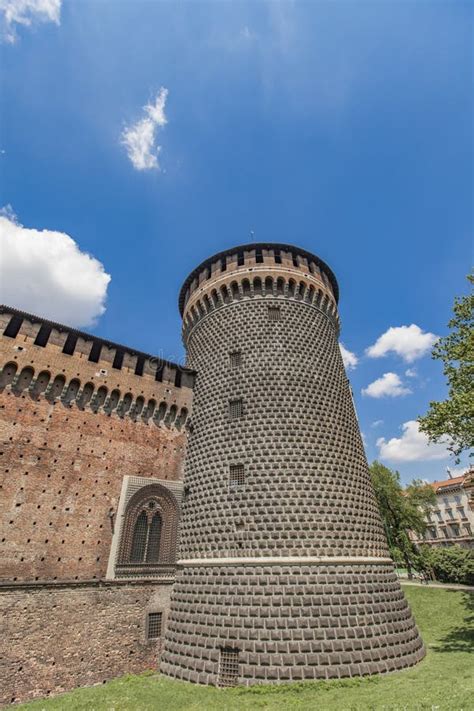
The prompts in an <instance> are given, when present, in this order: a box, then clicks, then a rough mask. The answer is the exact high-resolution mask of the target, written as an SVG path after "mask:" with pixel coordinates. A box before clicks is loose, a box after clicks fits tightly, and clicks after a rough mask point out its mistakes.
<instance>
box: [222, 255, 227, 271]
mask: <svg viewBox="0 0 474 711" xmlns="http://www.w3.org/2000/svg"><path fill="white" fill-rule="evenodd" d="M225 271H227V257H222V259H221V272H225Z"/></svg>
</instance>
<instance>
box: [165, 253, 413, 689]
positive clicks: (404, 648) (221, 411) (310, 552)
mask: <svg viewBox="0 0 474 711" xmlns="http://www.w3.org/2000/svg"><path fill="white" fill-rule="evenodd" d="M337 300H338V285H337V282H336V279H335V277H334V274H333V273H332V271H331V270H330V269H329V267H328V266H327V265H326V264H325V263H324V262H322V261H321V259H319V258H318V257H316V256H315V255H313V254H310V253H308V252H306V251H305V250H302V249H298V248H296V247H292V246H290V245H284V244H267V243H265V244H253V245H245V246H242V247H237V248H235V249H229V250H227V251H225V252H221V253H219V254H217V255H215V256H214V257H211V258H210V259H208V260H206V261H205V262H203V263H202V264H201V265H200V266H199V267H198V268H197V269H195V270H194V271H193V272H192V274H191V275H190V276H189V277H188V278H187V280H186V282H185V284H184V286H183V288H182V290H181V295H180V309H181V313H182V316H183V321H184V331H183V337H184V342H185V345H186V349H187V354H188V365H189V366H190V367H191V368H193V369H195V370H197V374H198V375H197V382H196V386H195V393H194V400H193V418H192V423H191V427H190V438H189V445H188V453H187V460H186V467H185V479H184V484H185V498H184V503H183V510H182V520H181V528H180V545H179V557H180V561H179V562H180V565H181V568H180V572H179V573H178V578H177V581H176V583H175V587H174V591H173V595H172V604H171V611H170V615H169V620H168V628H167V633H166V640H165V649H164V653H163V657H162V664H161V671H162V672H163V673H164V674H167V675H170V676H173V677H177V678H180V679H186V680H190V681H194V682H199V683H201V684H217V685H220V686H230V685H234V684H254V683H263V682H278V681H291V680H301V679H329V678H338V677H351V676H359V675H366V674H374V673H379V672H388V671H393V670H396V669H402V668H404V667H408V666H411V665H413V664H415V663H416V662H417V661H419V660H420V659H421V658H422V657H423V655H424V648H423V643H422V641H421V639H420V636H419V634H418V631H417V629H416V626H415V623H414V621H413V618H412V615H411V612H410V609H409V607H408V605H407V602H406V600H405V598H404V595H403V593H402V591H401V588H400V585H399V583H398V579H397V577H396V575H395V572H394V566H393V563H392V561H391V559H390V557H389V553H388V548H387V543H386V539H385V535H384V530H383V526H382V523H381V519H380V515H379V512H378V508H377V503H376V500H375V497H374V494H373V491H372V486H371V482H370V477H369V472H368V468H367V461H366V458H365V454H364V448H363V446H362V441H361V436H360V432H359V427H358V423H357V418H356V415H355V411H354V405H353V402H352V397H351V390H350V386H349V383H348V380H347V377H346V373H345V370H344V366H343V363H342V359H341V354H340V351H339V345H338V329H339V325H338V323H339V322H338V313H337Z"/></svg>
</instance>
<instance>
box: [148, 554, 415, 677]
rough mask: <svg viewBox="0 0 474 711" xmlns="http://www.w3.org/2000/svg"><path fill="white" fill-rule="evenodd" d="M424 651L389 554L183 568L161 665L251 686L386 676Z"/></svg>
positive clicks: (171, 672) (174, 672) (172, 671)
mask: <svg viewBox="0 0 474 711" xmlns="http://www.w3.org/2000/svg"><path fill="white" fill-rule="evenodd" d="M335 560H336V559H335ZM341 560H342V559H341ZM424 654H425V650H424V647H423V642H422V640H421V638H420V635H419V633H418V630H417V628H416V625H415V622H414V620H413V617H412V614H411V611H410V608H409V606H408V603H407V602H406V599H405V597H404V595H403V592H402V590H401V588H400V584H399V582H398V579H397V576H396V575H395V573H394V569H393V564H392V563H391V562H388V561H386V560H385V561H382V562H380V563H379V562H376V563H374V562H371V563H361V562H357V563H355V564H354V563H345V562H342V563H341V562H339V561H338V562H334V563H329V564H325V563H312V564H308V565H306V564H304V565H302V564H301V563H299V564H297V565H296V564H295V565H292V564H290V565H278V564H270V565H247V564H246V565H243V564H232V565H214V564H210V565H196V566H194V565H186V566H185V567H184V568H183V569H182V570H181V572H180V574H179V576H178V579H177V581H176V583H175V586H174V590H173V594H172V604H171V613H170V617H169V621H168V629H167V633H166V641H165V650H164V653H163V657H162V662H161V667H160V670H161V672H162V673H163V674H165V675H168V676H171V677H175V678H178V679H183V680H186V681H192V682H196V683H199V684H209V685H217V686H232V685H235V684H242V685H250V684H262V683H276V682H290V681H296V680H298V681H301V680H304V679H307V680H309V679H337V678H345V677H356V676H365V675H370V674H383V673H386V672H391V671H396V670H400V669H404V668H406V667H410V666H413V665H414V664H416V663H417V662H419V661H420V660H421V659H422V658H423V656H424Z"/></svg>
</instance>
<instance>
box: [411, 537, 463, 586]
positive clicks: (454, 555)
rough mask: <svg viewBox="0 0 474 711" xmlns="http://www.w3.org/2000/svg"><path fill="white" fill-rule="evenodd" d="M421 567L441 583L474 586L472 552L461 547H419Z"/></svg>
mask: <svg viewBox="0 0 474 711" xmlns="http://www.w3.org/2000/svg"><path fill="white" fill-rule="evenodd" d="M420 557H421V562H422V565H424V567H425V568H427V569H429V570H432V571H433V573H434V575H435V577H436V579H437V580H441V582H443V583H462V584H464V585H474V551H472V549H468V548H461V546H457V545H454V546H448V547H447V548H440V547H438V546H434V547H430V546H421V549H420Z"/></svg>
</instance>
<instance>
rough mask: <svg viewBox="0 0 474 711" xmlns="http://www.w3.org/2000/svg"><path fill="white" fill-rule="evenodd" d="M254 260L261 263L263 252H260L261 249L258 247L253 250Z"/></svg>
mask: <svg viewBox="0 0 474 711" xmlns="http://www.w3.org/2000/svg"><path fill="white" fill-rule="evenodd" d="M255 261H256V263H257V264H262V263H263V254H262V250H261V249H260V248H258V249H256V250H255Z"/></svg>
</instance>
